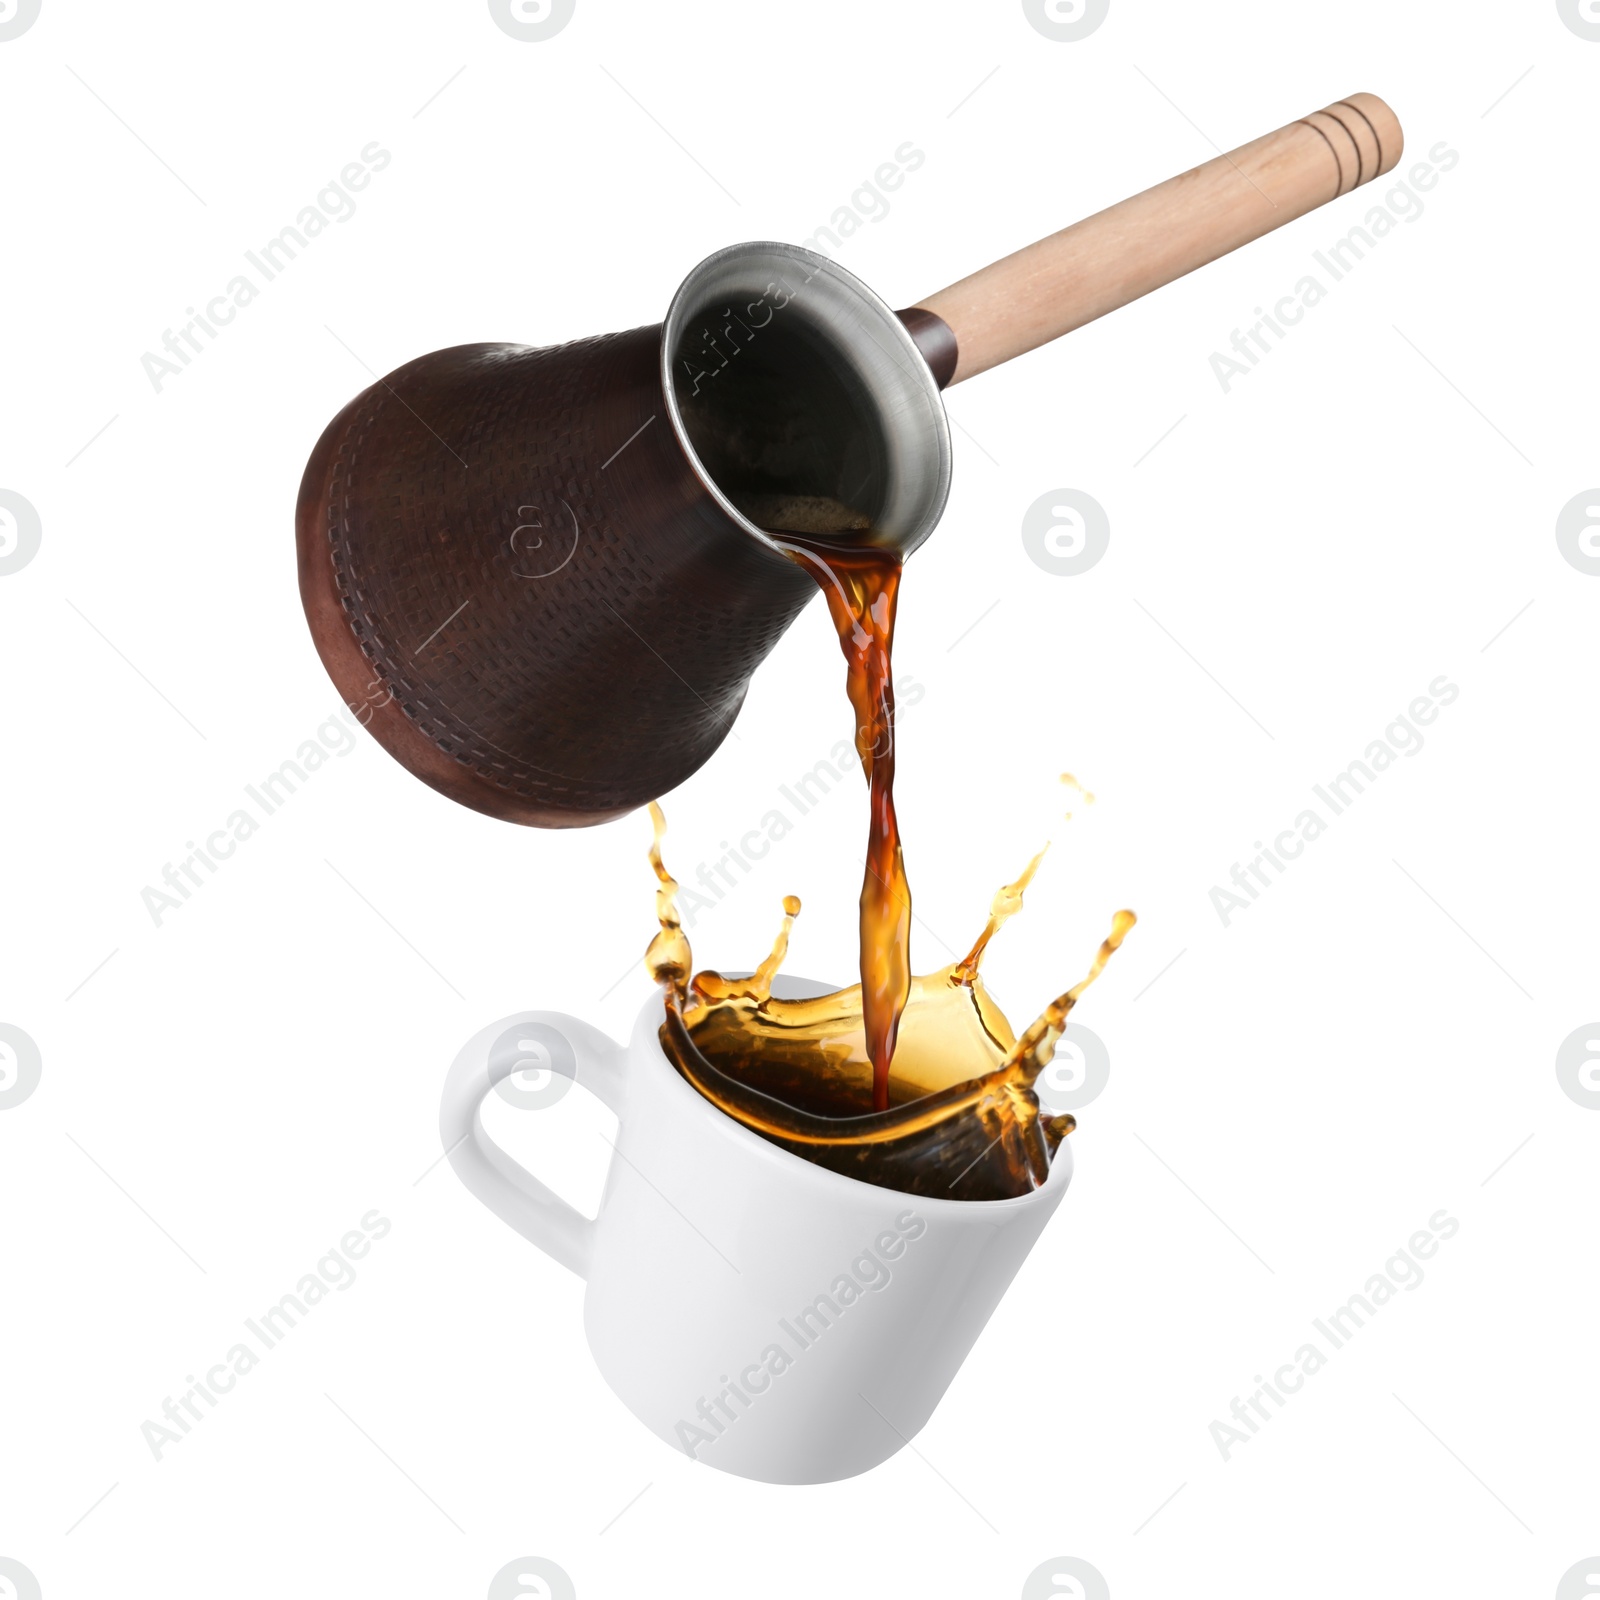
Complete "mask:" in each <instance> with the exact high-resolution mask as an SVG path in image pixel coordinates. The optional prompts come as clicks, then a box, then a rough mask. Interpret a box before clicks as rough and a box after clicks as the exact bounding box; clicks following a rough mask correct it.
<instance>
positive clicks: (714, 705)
mask: <svg viewBox="0 0 1600 1600" xmlns="http://www.w3.org/2000/svg"><path fill="white" fill-rule="evenodd" d="M719 262H721V265H720V266H719V265H718V263H719ZM708 295H709V296H710V298H709V300H708V299H707V296H708ZM724 313H726V315H725V314H724ZM840 341H847V342H848V344H849V345H850V347H851V349H852V350H853V352H855V353H854V354H852V355H851V356H850V357H849V358H847V359H844V360H841V358H840V356H839V352H838V348H837V347H838V345H839V343H840ZM686 350H687V351H689V352H690V353H689V354H687V355H686V354H685V351H686ZM674 351H675V352H676V354H677V357H678V367H679V369H680V370H679V371H678V373H677V374H676V375H674V371H673V362H672V361H671V360H669V359H667V355H668V353H669V352H674ZM863 352H865V354H864V355H863ZM885 365H886V367H887V371H886V373H880V372H878V371H877V370H876V369H877V368H878V367H883V366H885ZM718 385H721V389H720V390H719V389H718ZM719 394H720V395H721V396H722V399H721V400H720V401H719V400H718V399H717V396H718V395H719ZM886 402H887V403H888V404H890V405H892V406H894V407H897V408H899V409H900V410H901V411H902V412H904V410H905V407H906V406H907V405H909V407H910V410H911V412H912V413H914V415H909V416H905V417H903V419H902V420H903V423H904V425H901V423H897V422H896V421H895V420H894V419H887V420H886V419H885V418H884V417H883V416H882V415H881V414H880V413H881V410H882V407H883V405H884V404H885V403H886ZM891 435H892V437H891ZM846 478H849V479H851V480H852V481H850V482H846V481H844V480H845V479H846ZM948 481H949V440H948V433H947V431H946V430H945V427H944V415H943V410H942V407H941V406H940V403H939V398H938V384H937V381H936V380H935V378H934V377H933V376H932V374H931V373H930V372H929V370H928V367H927V364H926V362H925V361H924V360H923V358H922V357H921V355H920V354H919V353H918V349H917V346H916V345H915V343H914V342H913V340H912V338H911V336H910V334H909V333H908V332H907V331H906V328H905V327H904V325H903V324H902V323H901V322H900V321H899V320H898V319H897V318H896V317H895V315H894V314H893V313H892V312H890V311H889V310H888V308H887V307H886V306H885V305H884V304H883V303H882V302H881V301H878V300H877V299H876V297H875V296H873V295H872V294H871V292H870V291H869V290H867V289H866V288H865V286H864V285H860V284H859V283H858V282H857V280H855V279H854V278H852V277H850V275H849V274H847V273H844V272H843V271H842V269H839V268H838V267H836V266H834V264H833V263H831V262H829V261H827V259H826V258H825V257H820V256H813V255H811V254H810V253H809V252H806V251H801V250H798V249H796V248H794V247H790V246H741V247H737V248H736V249H734V250H730V251H724V252H722V253H721V255H720V257H712V258H711V259H710V261H708V262H707V263H703V264H702V266H701V267H700V268H698V269H696V275H693V276H692V277H691V280H689V281H686V283H685V286H684V289H683V290H680V293H679V297H678V299H677V300H675V301H674V304H673V308H672V310H671V311H669V314H668V318H667V321H666V323H664V324H662V325H659V326H655V327H646V328H637V329H634V330H632V331H631V332H627V333H619V334H610V335H605V336H602V337H599V338H593V339H583V340H579V341H576V342H575V343H572V344H567V345H561V346H557V347H554V348H550V349H528V348H525V347H521V346H517V345H508V344H475V345H461V346H458V347H456V348H454V349H449V350H440V351H435V352H434V353H432V354H430V355H426V356H423V357H421V358H420V359H418V360H416V361H413V362H411V363H409V364H408V365H407V366H404V367H401V368H399V369H398V370H397V371H396V372H393V373H391V374H390V375H389V376H388V377H387V378H385V379H383V380H381V381H380V382H378V383H376V384H374V385H373V386H372V387H371V388H369V389H367V390H366V391H365V392H364V393H362V394H360V395H358V396H357V397H356V399H354V400H353V401H351V403H350V404H349V405H348V406H346V407H345V409H344V410H343V411H342V412H341V413H340V414H339V415H338V416H337V417H336V418H335V419H334V420H333V422H332V423H330V424H329V426H328V428H327V429H326V431H325V432H324V434H323V436H322V438H321V440H320V441H319V443H318V445H317V447H316V449H315V451H314V452H313V454H312V456H311V460H310V462H309V464H308V465H307V468H306V472H305V477H304V480H303V482H302V485H301V490H300V501H299V508H298V518H297V524H298V533H299V559H300V586H301V594H302V597H303V599H304V602H305V607H306V612H307V616H308V618H309V620H310V623H311V630H312V635H313V637H314V639H315V641H316V644H317V648H318V650H319V652H320V653H321V655H322V659H323V662H324V664H325V665H326V667H327V669H328V671H329V673H330V674H331V675H332V677H333V680H334V682H335V684H336V685H337V686H338V688H339V690H340V692H341V693H342V694H343V696H344V698H345V700H346V702H347V703H348V704H349V705H350V706H351V707H352V708H354V709H355V711H356V713H357V715H358V716H360V717H361V719H362V720H363V721H364V722H365V724H366V725H367V727H368V729H369V730H370V731H371V732H372V733H373V734H374V735H375V736H376V737H377V739H378V740H379V741H380V743H382V744H383V745H384V747H385V748H386V749H387V750H388V751H389V753H390V754H391V755H393V756H394V757H395V758H396V759H397V760H399V761H400V762H401V763H402V764H404V765H405V766H406V767H408V768H409V769H410V770H411V771H412V772H413V773H415V774H416V775H417V776H418V777H421V778H423V779H425V780H426V781H427V782H428V783H430V784H432V785H433V786H434V787H435V788H436V789H438V790H440V791H441V792H443V793H444V794H446V795H449V796H450V797H451V798H452V799H455V800H458V801H461V802H462V803H463V804H465V805H469V806H472V807H474V808H476V809H477V810H480V811H485V812H488V813H490V814H491V815H494V816H498V817H503V818H506V819H508V820H511V821H516V822H524V823H532V824H536V825H538V826H542V827H566V826H577V825H583V824H588V823H595V822H603V821H605V820H607V819H609V818H612V817H616V816H619V815H621V814H623V813H624V812H627V811H630V810H632V809H634V808H635V807H637V806H639V805H642V804H643V803H645V802H646V801H648V800H650V799H652V798H654V797H656V796H658V795H661V794H664V793H665V792H666V791H667V790H669V789H671V788H673V787H674V786H675V785H676V784H678V783H680V782H682V781H683V779H685V778H686V777H688V776H689V775H690V774H691V773H692V772H694V771H695V770H696V769H697V768H698V767H700V766H701V765H702V763H704V762H705V761H706V760H707V759H708V758H709V757H710V756H711V754H712V752H713V751H715V750H716V748H717V746H718V745H719V744H720V743H721V742H722V740H723V738H724V737H725V736H726V735H727V733H728V730H729V728H730V727H731V726H732V725H733V722H734V719H735V717H736V716H737V715H738V712H739V708H740V706H741V705H742V703H743V701H744V696H745V691H746V688H747V686H748V684H749V681H750V677H751V674H752V673H753V672H754V671H755V669H756V667H757V666H758V665H759V664H760V662H761V661H762V659H763V658H764V657H765V656H766V655H767V653H768V652H769V651H770V650H771V649H772V647H773V645H774V644H775V643H776V642H777V640H778V638H779V636H780V635H781V634H782V633H783V631H784V629H785V628H786V627H788V625H789V623H790V622H791V621H793V619H794V617H795V616H796V615H797V614H798V613H799V611H800V610H801V608H802V607H803V606H804V605H805V604H806V602H807V601H808V600H809V599H810V598H811V597H812V596H814V595H815V593H816V586H815V584H814V583H813V582H812V580H811V579H810V578H809V577H808V576H807V575H806V573H805V572H804V571H803V570H802V569H801V568H800V567H799V566H797V565H796V564H795V563H794V562H792V561H791V560H790V559H788V558H787V557H786V556H785V555H784V554H783V553H782V552H781V551H780V550H779V549H778V547H777V546H776V545H775V544H774V543H773V542H772V540H771V539H770V538H768V537H767V535H766V534H765V533H764V532H763V531H762V530H761V529H760V528H758V527H757V526H755V525H754V524H753V523H752V522H751V521H750V520H749V519H748V518H746V517H745V516H744V515H743V514H742V513H741V512H740V511H739V510H738V507H737V505H736V503H735V502H734V500H732V499H730V498H729V494H730V493H731V494H732V495H733V496H738V495H740V493H741V492H742V486H743V487H750V486H757V487H764V488H768V489H777V490H787V491H791V492H797V493H815V494H824V495H831V496H840V497H847V496H852V497H853V498H850V500H849V503H850V504H852V505H857V506H860V507H862V508H863V510H864V511H865V512H867V513H868V514H870V515H872V516H873V518H874V520H875V521H881V523H882V525H883V527H884V529H885V534H884V537H885V538H886V539H888V540H890V541H891V542H898V543H899V544H900V545H901V546H902V547H903V548H906V549H909V548H911V547H912V546H913V545H914V544H915V543H916V542H918V541H919V540H920V539H921V538H922V537H925V536H926V533H927V531H928V530H929V529H931V527H932V526H933V524H934V522H936V521H937V518H938V514H939V511H940V510H941V509H942V507H943V503H944V497H945V493H946V490H947V486H948Z"/></svg>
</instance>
